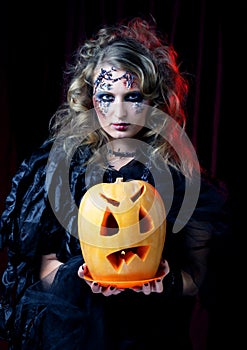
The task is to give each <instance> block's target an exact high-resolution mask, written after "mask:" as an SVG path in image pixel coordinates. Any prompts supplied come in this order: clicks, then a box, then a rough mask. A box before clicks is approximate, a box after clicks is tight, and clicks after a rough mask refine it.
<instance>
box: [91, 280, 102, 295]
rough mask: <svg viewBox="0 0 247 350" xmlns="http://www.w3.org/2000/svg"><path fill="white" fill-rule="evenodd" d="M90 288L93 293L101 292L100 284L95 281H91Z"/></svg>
mask: <svg viewBox="0 0 247 350" xmlns="http://www.w3.org/2000/svg"><path fill="white" fill-rule="evenodd" d="M91 289H92V292H93V293H101V292H102V286H101V285H99V284H98V283H97V282H93V283H92V284H91Z"/></svg>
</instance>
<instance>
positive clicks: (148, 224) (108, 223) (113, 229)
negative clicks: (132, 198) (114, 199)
mask: <svg viewBox="0 0 247 350" xmlns="http://www.w3.org/2000/svg"><path fill="white" fill-rule="evenodd" d="M139 227H140V228H139V230H140V231H139V232H140V233H146V232H149V231H150V230H152V229H153V227H154V223H153V220H152V218H151V216H150V215H149V214H148V213H147V211H146V210H145V209H144V208H143V207H141V208H140V210H139ZM118 232H119V226H118V223H117V220H116V219H115V217H114V214H113V213H112V212H111V210H110V209H109V208H108V207H107V208H106V211H105V213H104V217H103V220H102V223H101V228H100V235H101V236H114V235H116V234H117V233H118Z"/></svg>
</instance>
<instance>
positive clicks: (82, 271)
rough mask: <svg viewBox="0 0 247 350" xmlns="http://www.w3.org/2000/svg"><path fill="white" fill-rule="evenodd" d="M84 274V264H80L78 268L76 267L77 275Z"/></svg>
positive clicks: (81, 275) (82, 275) (81, 276)
mask: <svg viewBox="0 0 247 350" xmlns="http://www.w3.org/2000/svg"><path fill="white" fill-rule="evenodd" d="M84 275H85V272H84V266H83V265H81V266H80V267H79V269H78V276H79V277H80V278H84Z"/></svg>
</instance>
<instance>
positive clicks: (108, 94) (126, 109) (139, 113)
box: [93, 65, 149, 139]
mask: <svg viewBox="0 0 247 350" xmlns="http://www.w3.org/2000/svg"><path fill="white" fill-rule="evenodd" d="M93 104H94V108H95V111H96V113H97V116H98V120H99V123H100V125H101V127H102V128H103V130H104V131H105V132H106V133H107V134H108V135H109V136H110V137H111V138H112V139H118V138H125V137H126V138H131V137H134V136H135V135H136V134H137V133H138V132H139V131H140V130H141V129H142V128H143V126H144V125H145V122H146V112H147V106H148V105H149V101H148V100H144V98H143V96H142V94H141V92H140V88H139V82H138V79H137V77H136V76H134V75H133V74H132V73H130V72H126V71H124V70H118V69H116V68H114V67H112V66H109V65H104V67H102V68H100V69H98V70H96V72H95V75H94V94H93Z"/></svg>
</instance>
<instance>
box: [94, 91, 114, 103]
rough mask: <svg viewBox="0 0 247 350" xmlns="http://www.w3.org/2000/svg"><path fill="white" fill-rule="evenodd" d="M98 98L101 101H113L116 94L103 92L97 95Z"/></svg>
mask: <svg viewBox="0 0 247 350" xmlns="http://www.w3.org/2000/svg"><path fill="white" fill-rule="evenodd" d="M96 100H97V101H99V102H113V101H114V96H112V95H111V94H106V93H101V94H97V95H96Z"/></svg>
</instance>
